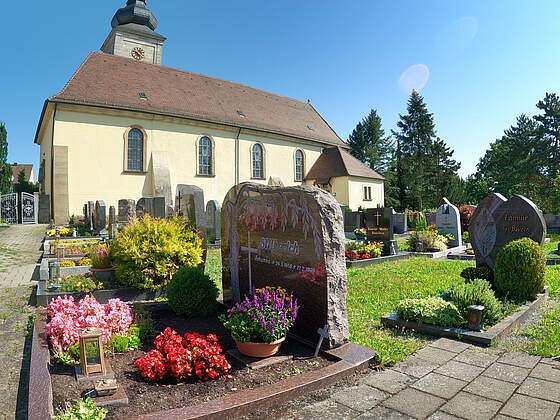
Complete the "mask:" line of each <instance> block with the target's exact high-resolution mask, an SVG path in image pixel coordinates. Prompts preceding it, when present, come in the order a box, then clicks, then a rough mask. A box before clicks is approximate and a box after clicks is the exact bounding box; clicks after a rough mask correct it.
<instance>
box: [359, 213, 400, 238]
mask: <svg viewBox="0 0 560 420" xmlns="http://www.w3.org/2000/svg"><path fill="white" fill-rule="evenodd" d="M393 213H394V210H393V209H392V208H391V207H385V208H377V209H367V210H366V211H365V212H364V223H365V228H366V230H367V236H366V238H367V240H368V241H369V242H388V241H392V240H393V239H394V232H393Z"/></svg>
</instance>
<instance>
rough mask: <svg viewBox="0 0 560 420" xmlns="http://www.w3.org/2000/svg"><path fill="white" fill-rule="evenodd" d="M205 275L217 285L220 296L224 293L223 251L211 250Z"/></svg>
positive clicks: (208, 252) (208, 253) (207, 255)
mask: <svg viewBox="0 0 560 420" xmlns="http://www.w3.org/2000/svg"><path fill="white" fill-rule="evenodd" d="M204 272H205V274H207V275H209V276H210V278H211V279H212V280H213V281H214V283H216V286H218V289H219V290H220V294H221V293H222V251H221V250H220V249H209V250H208V251H207V254H206V265H205V266H204Z"/></svg>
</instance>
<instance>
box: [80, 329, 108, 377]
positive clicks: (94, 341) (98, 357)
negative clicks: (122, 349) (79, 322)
mask: <svg viewBox="0 0 560 420" xmlns="http://www.w3.org/2000/svg"><path fill="white" fill-rule="evenodd" d="M79 336H80V367H81V368H82V375H84V376H91V375H101V376H102V375H105V374H107V369H106V366H105V355H104V354H103V341H102V340H101V330H100V329H99V328H94V327H91V328H85V329H82V330H80V333H79Z"/></svg>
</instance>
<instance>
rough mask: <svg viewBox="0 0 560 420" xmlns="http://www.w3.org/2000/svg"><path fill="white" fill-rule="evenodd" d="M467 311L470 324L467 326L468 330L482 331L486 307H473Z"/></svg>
mask: <svg viewBox="0 0 560 420" xmlns="http://www.w3.org/2000/svg"><path fill="white" fill-rule="evenodd" d="M467 310H468V311H469V314H468V318H469V323H468V325H467V327H468V329H469V330H472V331H480V330H482V313H483V312H484V306H482V305H471V306H469V307H468V308H467Z"/></svg>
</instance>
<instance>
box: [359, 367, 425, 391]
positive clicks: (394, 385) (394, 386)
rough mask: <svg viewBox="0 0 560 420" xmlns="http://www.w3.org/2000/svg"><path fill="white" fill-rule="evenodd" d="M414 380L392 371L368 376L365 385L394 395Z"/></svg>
mask: <svg viewBox="0 0 560 420" xmlns="http://www.w3.org/2000/svg"><path fill="white" fill-rule="evenodd" d="M415 380H416V378H412V377H410V376H407V375H405V374H404V373H400V372H397V371H395V370H393V369H389V370H384V371H383V372H375V373H372V374H370V375H369V376H368V377H367V378H366V379H365V380H364V383H365V384H366V385H369V386H372V387H374V388H377V389H380V390H382V391H385V392H389V393H391V394H396V393H397V392H399V391H402V390H403V389H405V388H406V387H407V386H408V385H410V384H412V383H413V382H414V381H415Z"/></svg>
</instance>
